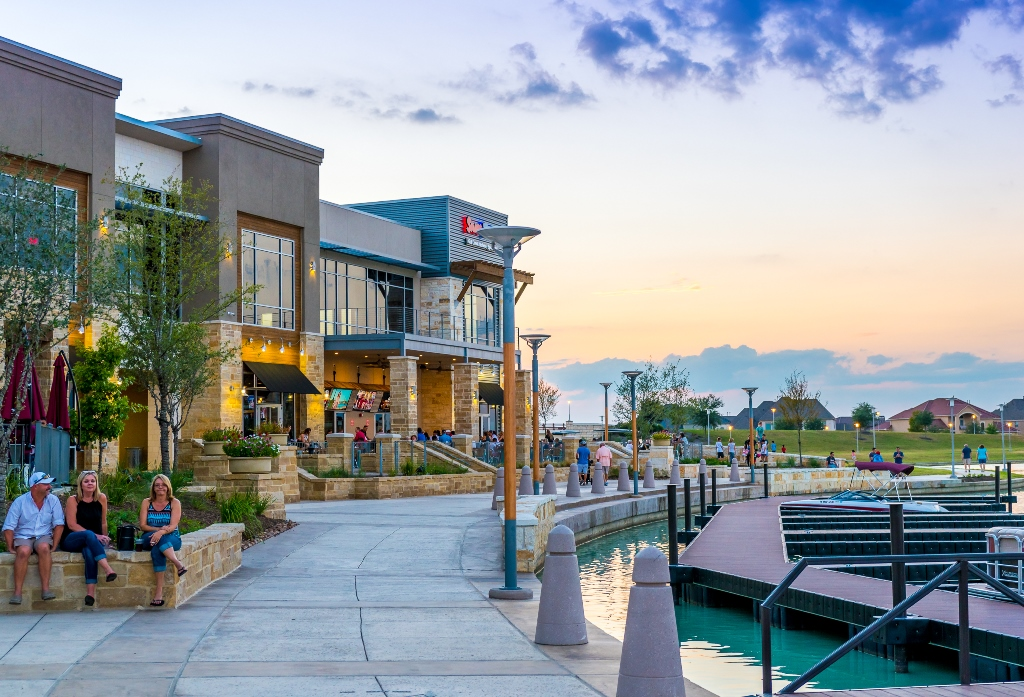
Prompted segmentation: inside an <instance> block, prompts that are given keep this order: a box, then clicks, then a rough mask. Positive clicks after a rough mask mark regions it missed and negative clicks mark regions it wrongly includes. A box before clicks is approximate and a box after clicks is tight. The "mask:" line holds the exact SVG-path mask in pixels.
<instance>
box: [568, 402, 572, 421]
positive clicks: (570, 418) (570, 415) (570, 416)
mask: <svg viewBox="0 0 1024 697" xmlns="http://www.w3.org/2000/svg"><path fill="white" fill-rule="evenodd" d="M568 403H569V423H572V400H571V399H570V400H569V402H568Z"/></svg>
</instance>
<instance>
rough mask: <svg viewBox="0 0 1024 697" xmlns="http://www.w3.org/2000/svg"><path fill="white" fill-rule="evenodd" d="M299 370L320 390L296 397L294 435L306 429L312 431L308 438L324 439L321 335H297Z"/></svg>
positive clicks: (322, 343) (322, 345)
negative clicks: (296, 417) (296, 407)
mask: <svg viewBox="0 0 1024 697" xmlns="http://www.w3.org/2000/svg"><path fill="white" fill-rule="evenodd" d="M299 349H300V352H299V370H301V371H302V372H303V374H304V375H305V376H306V377H307V378H309V381H310V382H311V383H313V384H314V385H316V386H317V387H318V388H320V392H319V393H317V394H303V395H297V397H298V400H299V403H298V410H297V415H298V419H297V426H296V429H295V435H298V434H299V433H301V432H302V431H303V430H304V429H306V428H311V429H313V431H312V433H311V435H310V438H311V439H312V440H316V441H322V440H323V439H324V397H323V391H324V337H323V335H322V334H310V333H305V332H303V333H302V334H299Z"/></svg>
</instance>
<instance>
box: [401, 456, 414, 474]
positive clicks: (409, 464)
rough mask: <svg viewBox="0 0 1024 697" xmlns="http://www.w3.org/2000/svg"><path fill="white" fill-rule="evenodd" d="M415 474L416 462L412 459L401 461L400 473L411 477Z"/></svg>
mask: <svg viewBox="0 0 1024 697" xmlns="http://www.w3.org/2000/svg"><path fill="white" fill-rule="evenodd" d="M414 474H416V463H415V462H413V461H412V460H406V461H405V462H403V463H402V475H403V476H406V477H411V476H413V475H414Z"/></svg>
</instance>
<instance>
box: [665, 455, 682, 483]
mask: <svg viewBox="0 0 1024 697" xmlns="http://www.w3.org/2000/svg"><path fill="white" fill-rule="evenodd" d="M668 483H669V484H676V485H677V486H682V484H683V480H681V479H680V478H679V460H673V461H672V472H670V473H669V478H668Z"/></svg>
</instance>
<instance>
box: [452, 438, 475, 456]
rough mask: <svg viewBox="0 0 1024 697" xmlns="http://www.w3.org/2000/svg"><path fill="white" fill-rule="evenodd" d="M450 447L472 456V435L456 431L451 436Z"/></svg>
mask: <svg viewBox="0 0 1024 697" xmlns="http://www.w3.org/2000/svg"><path fill="white" fill-rule="evenodd" d="M452 447H453V448H455V449H456V450H458V451H459V452H463V453H466V454H467V455H469V456H470V457H473V436H469V435H466V434H465V433H456V434H455V435H454V436H452Z"/></svg>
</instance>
